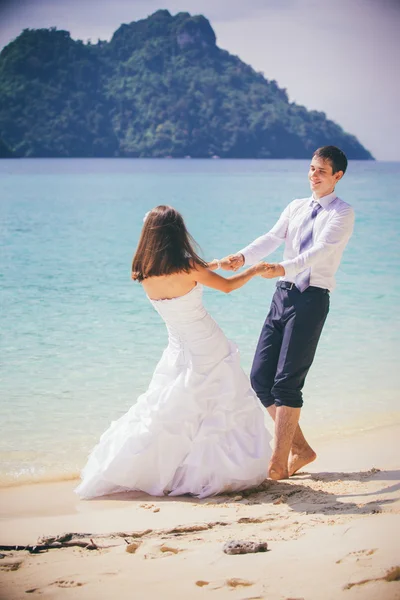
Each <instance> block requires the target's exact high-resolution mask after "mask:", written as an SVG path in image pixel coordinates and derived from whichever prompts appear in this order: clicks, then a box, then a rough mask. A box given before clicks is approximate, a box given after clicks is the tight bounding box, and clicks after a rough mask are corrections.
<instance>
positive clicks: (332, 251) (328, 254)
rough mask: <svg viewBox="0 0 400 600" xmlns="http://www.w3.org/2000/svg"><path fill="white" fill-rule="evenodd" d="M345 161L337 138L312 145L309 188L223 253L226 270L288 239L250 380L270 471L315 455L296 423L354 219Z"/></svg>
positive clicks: (274, 273) (286, 470)
mask: <svg viewBox="0 0 400 600" xmlns="http://www.w3.org/2000/svg"><path fill="white" fill-rule="evenodd" d="M346 168H347V158H346V156H345V154H344V153H343V152H342V151H341V150H340V149H339V148H336V147H335V146H324V147H322V148H319V149H318V150H316V151H315V152H314V155H313V157H312V160H311V164H310V169H309V172H308V179H309V182H310V186H311V190H312V195H311V197H309V198H302V199H300V200H293V202H291V203H290V204H289V205H288V206H287V207H286V208H285V210H284V211H283V213H282V214H281V216H280V218H279V220H278V222H277V223H276V225H275V226H274V227H273V228H272V229H271V230H270V231H269V232H268V233H266V234H265V235H262V236H261V237H259V238H257V239H256V240H254V242H252V243H251V244H249V245H248V246H246V247H245V248H243V250H240V252H238V253H237V254H233V255H230V256H227V257H225V258H224V259H222V260H221V266H222V268H223V269H226V270H233V271H236V270H237V269H239V268H240V267H242V266H243V265H244V264H246V265H252V264H254V263H256V262H258V261H259V260H261V259H262V258H264V257H265V256H267V255H268V254H270V253H271V252H273V251H274V250H275V249H276V248H278V246H280V244H282V242H285V251H284V260H283V261H282V262H280V263H277V264H270V265H269V269H268V271H267V272H266V274H265V275H264V277H266V278H269V279H272V278H275V277H279V281H278V282H277V284H276V291H275V294H274V296H273V299H272V303H271V308H270V311H269V313H268V316H267V318H266V320H265V323H264V325H263V328H262V330H261V334H260V338H259V341H258V345H257V349H256V353H255V356H254V361H253V366H252V369H251V384H252V386H253V389H254V391H255V392H256V394H257V396H258V397H259V399H260V401H261V402H262V404H263V405H264V406H265V407H266V408H267V410H268V412H269V414H270V415H271V417H272V418H273V419H274V421H275V448H274V451H273V454H272V458H271V461H270V464H269V477H270V478H271V479H285V478H287V477H289V476H290V475H293V473H295V472H296V471H298V470H299V469H300V468H301V467H303V466H304V465H306V464H308V463H310V462H312V461H313V460H315V458H316V454H315V452H314V450H313V449H312V448H311V447H310V446H309V444H308V443H307V441H306V439H305V438H304V435H303V433H302V431H301V429H300V426H299V424H298V423H299V417H300V410H301V407H302V405H303V399H302V391H301V390H302V388H303V386H304V382H305V378H306V375H307V373H308V370H309V368H310V367H311V364H312V362H313V359H314V355H315V351H316V349H317V344H318V340H319V338H320V335H321V332H322V328H323V326H324V323H325V319H326V317H327V315H328V312H329V293H330V292H331V291H332V290H333V289H334V287H335V273H336V271H337V269H338V267H339V264H340V260H341V257H342V253H343V250H344V248H345V246H346V244H347V242H348V241H349V239H350V236H351V234H352V231H353V225H354V211H353V209H352V208H351V206H349V205H348V204H346V203H345V202H343V200H341V199H340V198H339V197H338V196H337V195H336V193H335V186H336V184H337V182H338V181H339V180H340V179H341V178H342V177H343V175H344V174H345V172H346Z"/></svg>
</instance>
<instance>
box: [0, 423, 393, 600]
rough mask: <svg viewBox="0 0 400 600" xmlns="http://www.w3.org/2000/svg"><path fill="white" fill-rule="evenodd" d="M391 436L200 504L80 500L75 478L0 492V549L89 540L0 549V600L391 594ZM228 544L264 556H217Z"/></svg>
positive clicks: (375, 434) (361, 437)
mask: <svg viewBox="0 0 400 600" xmlns="http://www.w3.org/2000/svg"><path fill="white" fill-rule="evenodd" d="M399 434H400V425H398V424H396V425H392V426H390V427H383V428H376V429H374V430H372V431H368V432H363V433H360V434H358V435H356V436H349V437H348V438H346V439H344V438H338V439H336V440H327V441H326V443H322V442H321V443H320V444H318V445H317V446H316V448H315V449H316V451H317V453H318V458H317V460H316V461H315V462H313V463H311V464H310V465H308V466H307V467H306V468H305V469H304V471H302V472H301V473H299V474H298V475H296V476H293V477H291V478H290V479H288V480H284V481H276V482H275V481H270V480H268V481H266V482H265V483H264V484H262V486H260V487H259V488H256V489H254V490H248V491H245V492H239V493H235V494H224V495H221V496H216V497H209V498H205V499H203V500H197V499H196V498H190V497H173V498H169V497H162V498H160V497H151V496H148V495H146V494H142V493H137V492H135V493H133V492H132V493H125V494H115V495H113V496H109V497H104V498H99V499H96V500H89V501H87V500H86V501H84V500H79V498H78V497H77V496H76V495H75V494H74V492H73V489H74V487H75V486H76V484H77V480H70V481H61V482H56V483H36V484H28V485H17V486H12V487H7V488H0V519H1V528H0V545H2V546H5V545H9V546H11V545H16V544H20V545H22V546H26V545H27V544H31V545H34V544H37V541H38V538H39V537H41V536H57V535H61V534H65V533H68V532H70V533H74V535H75V541H76V538H77V537H78V542H79V543H80V544H81V546H82V544H83V546H85V545H86V544H89V547H90V544H91V543H92V542H93V543H94V544H95V546H96V548H94V549H92V550H90V549H87V548H85V547H81V546H72V547H68V546H65V547H64V546H62V544H61V547H59V548H56V549H49V550H47V551H43V552H40V553H38V554H30V553H29V552H28V551H27V550H21V551H17V550H13V551H5V550H0V552H1V553H2V556H3V558H1V559H0V570H1V571H2V573H1V581H0V598H3V597H4V598H7V600H19V599H20V598H21V597H23V596H25V594H26V593H27V592H29V594H31V595H32V596H33V597H39V596H41V595H47V596H49V597H51V598H55V599H58V598H63V599H64V598H65V599H71V600H72V599H73V600H80V599H82V600H92V599H93V598H108V597H110V596H112V595H118V596H119V597H121V598H127V597H130V595H131V594H132V589H134V590H135V597H138V598H146V599H147V598H148V599H150V600H153V599H154V600H156V599H158V598H160V597H167V598H174V600H183V599H184V598H185V600H186V598H194V599H196V598H197V597H199V598H201V597H204V594H210V593H211V594H213V595H215V597H216V598H218V599H219V598H222V599H225V598H233V599H235V600H236V599H237V600H245V599H248V598H259V599H265V600H266V599H267V598H268V600H287V599H289V598H292V599H293V598H296V600H297V599H300V598H306V599H307V600H320V599H321V589H323V590H324V600H336V599H337V598H340V599H341V598H342V596H343V600H357V599H360V598H362V599H363V600H373V599H374V600H375V599H376V598H379V599H380V600H395V599H397V598H399V597H400V560H399V556H400V539H399V536H397V535H393V534H394V532H395V531H396V530H398V528H399V526H400V457H399V455H398V442H397V440H398V436H399ZM90 540H92V542H90ZM232 540H245V541H250V542H262V543H267V544H268V551H267V552H259V553H251V554H241V555H229V554H226V553H224V551H223V547H224V544H225V543H226V542H228V541H232ZM72 541H74V540H72ZM396 569H397V570H396ZM288 574H289V575H290V576H288ZM2 594H3V595H2Z"/></svg>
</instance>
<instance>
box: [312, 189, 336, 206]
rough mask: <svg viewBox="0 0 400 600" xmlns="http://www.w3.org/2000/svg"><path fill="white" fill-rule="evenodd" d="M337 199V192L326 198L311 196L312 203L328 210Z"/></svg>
mask: <svg viewBox="0 0 400 600" xmlns="http://www.w3.org/2000/svg"><path fill="white" fill-rule="evenodd" d="M336 198H337V196H336V194H335V192H332V193H331V194H327V195H326V196H322V198H318V199H317V198H314V195H312V196H311V201H313V200H314V201H315V202H318V203H319V204H320V205H321V206H322V208H328V206H329V204H330V203H331V202H333V201H334V200H335V199H336Z"/></svg>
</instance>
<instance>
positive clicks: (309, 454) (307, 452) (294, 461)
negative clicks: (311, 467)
mask: <svg viewBox="0 0 400 600" xmlns="http://www.w3.org/2000/svg"><path fill="white" fill-rule="evenodd" d="M316 458H317V455H316V454H315V452H314V450H313V449H312V448H311V447H310V446H308V447H307V448H302V449H301V450H298V449H293V450H291V452H290V454H289V461H288V471H289V476H292V475H294V474H295V473H297V471H299V470H300V469H302V468H303V467H305V466H306V465H308V464H309V463H311V462H313V460H315V459H316Z"/></svg>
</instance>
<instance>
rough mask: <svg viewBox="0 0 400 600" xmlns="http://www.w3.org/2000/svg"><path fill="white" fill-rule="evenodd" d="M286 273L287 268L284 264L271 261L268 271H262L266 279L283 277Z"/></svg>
mask: <svg viewBox="0 0 400 600" xmlns="http://www.w3.org/2000/svg"><path fill="white" fill-rule="evenodd" d="M284 274H285V269H284V268H283V267H282V265H280V264H278V263H269V264H268V265H267V269H266V271H264V272H263V273H261V277H264V279H274V277H283V275H284Z"/></svg>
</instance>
